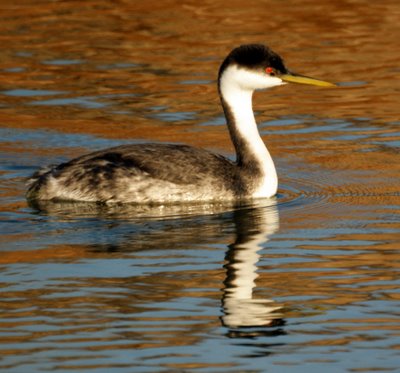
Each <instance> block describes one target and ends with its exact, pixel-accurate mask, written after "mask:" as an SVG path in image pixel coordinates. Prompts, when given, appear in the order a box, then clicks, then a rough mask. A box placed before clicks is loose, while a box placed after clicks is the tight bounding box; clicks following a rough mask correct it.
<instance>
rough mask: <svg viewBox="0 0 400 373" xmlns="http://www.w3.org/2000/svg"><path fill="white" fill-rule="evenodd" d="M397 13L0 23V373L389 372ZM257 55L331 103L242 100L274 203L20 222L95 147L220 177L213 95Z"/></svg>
mask: <svg viewBox="0 0 400 373" xmlns="http://www.w3.org/2000/svg"><path fill="white" fill-rule="evenodd" d="M399 13H400V7H399V5H398V4H397V2H395V1H385V2H380V3H370V2H366V1H361V0H359V1H352V2H334V3H329V4H328V3H327V4H322V3H320V2H316V1H311V2H308V3H307V4H304V3H302V4H301V5H300V3H298V2H290V1H289V2H285V3H284V4H283V3H282V2H274V1H265V2H264V1H250V3H246V6H243V4H242V2H230V5H229V7H226V4H225V3H222V2H221V3H218V2H215V1H205V2H203V3H202V5H196V4H194V3H193V4H189V3H187V4H186V3H185V4H183V5H182V3H181V2H173V1H170V2H165V3H163V2H161V3H160V2H159V3H157V4H149V3H148V4H146V3H140V2H129V1H121V2H118V3H113V4H111V3H109V2H106V1H101V0H93V1H87V2H85V3H84V4H83V5H82V4H81V5H80V6H79V7H76V4H75V3H74V2H47V1H43V2H41V4H40V7H38V6H37V3H34V2H31V1H26V2H24V4H23V5H22V4H8V5H2V11H1V13H0V17H1V21H2V22H1V23H0V25H1V26H0V32H1V36H2V50H1V52H0V56H1V59H0V71H1V75H2V85H1V87H0V122H1V129H0V152H1V163H0V193H1V202H0V219H1V228H0V229H1V232H2V236H1V257H0V268H1V271H0V288H1V298H0V315H1V318H0V356H1V358H0V370H1V371H9V372H18V373H19V372H46V371H50V370H51V371H55V372H71V371H85V372H96V373H97V372H110V371H112V372H133V371H135V372H136V371H137V372H321V371H322V370H323V371H327V372H343V371H348V372H360V371H362V372H377V371H390V372H396V371H400V369H399V368H398V366H399V357H398V355H399V354H398V351H399V346H400V340H399V326H398V325H399V322H398V320H399V312H398V309H399V299H400V296H399V285H398V281H399V237H400V235H399V231H400V219H399V211H400V191H399V180H400V166H399V164H400V163H399V162H398V155H399V146H400V145H399V144H400V142H399V141H400V130H399V128H400V127H399V123H400V122H399V116H398V99H397V97H398V91H399V85H398V81H397V80H396V77H397V74H398V71H399V67H398V61H399V57H400V56H398V55H397V54H398V40H399V36H400V30H399V27H398V19H399V15H400V14H399ZM271 15H274V16H273V17H272V16H271ZM259 41H262V42H267V43H268V44H270V45H271V47H273V48H274V49H276V50H277V51H278V52H279V53H281V54H282V55H283V56H284V57H285V60H286V62H287V64H288V65H289V67H291V68H293V70H295V71H298V72H300V73H304V74H307V75H311V76H316V77H319V78H321V79H326V80H332V81H336V82H340V88H338V89H321V88H317V87H306V86H293V85H291V86H286V87H281V88H277V89H275V90H271V91H269V92H263V93H258V94H257V95H256V96H255V103H254V106H255V110H256V111H257V117H258V121H259V123H260V131H261V133H262V136H263V138H264V139H265V141H266V143H267V144H268V146H269V148H270V150H271V153H272V155H273V157H274V159H275V161H276V165H277V168H278V174H279V177H280V189H279V194H278V195H277V197H276V198H275V199H273V200H270V201H262V202H260V203H258V204H253V205H245V206H241V207H240V208H235V209H234V208H232V207H230V206H223V205H193V206H170V207H163V208H149V207H141V208H138V207H136V208H133V207H128V206H126V207H118V208H112V207H111V208H105V207H99V206H92V205H89V206H88V205H85V204H55V203H46V204H41V205H40V206H29V205H28V204H27V203H26V201H25V198H24V192H25V179H26V177H28V176H29V175H30V174H31V173H32V172H34V171H35V170H36V169H37V168H38V167H40V166H43V165H46V164H51V163H59V162H62V161H65V160H67V159H70V158H71V157H74V156H76V155H78V154H83V153H85V152H88V151H92V150H96V149H101V148H104V147H109V146H114V145H118V144H125V143H130V142H142V141H148V140H151V141H160V142H163V141H169V142H185V143H189V144H192V145H195V146H201V147H207V148H210V149H213V150H214V151H219V152H221V153H223V154H225V155H227V156H232V155H233V154H232V146H231V145H230V142H229V138H228V136H227V132H226V129H225V127H224V120H223V117H222V115H221V109H220V107H219V103H218V99H217V95H216V90H215V74H216V71H217V68H218V65H219V63H220V60H221V59H222V58H223V57H224V56H225V54H226V53H227V52H228V51H229V50H230V49H231V47H232V46H234V45H238V44H240V43H247V42H259Z"/></svg>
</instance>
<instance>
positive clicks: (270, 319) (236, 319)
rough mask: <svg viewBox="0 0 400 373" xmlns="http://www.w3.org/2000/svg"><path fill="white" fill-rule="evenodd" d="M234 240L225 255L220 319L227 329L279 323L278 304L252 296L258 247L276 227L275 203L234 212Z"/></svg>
mask: <svg viewBox="0 0 400 373" xmlns="http://www.w3.org/2000/svg"><path fill="white" fill-rule="evenodd" d="M234 223H235V228H236V240H235V242H234V243H233V244H231V245H229V249H228V252H227V255H226V264H225V268H226V279H225V281H224V285H225V288H224V293H223V298H222V308H223V312H224V316H223V317H222V322H223V324H224V325H225V326H227V327H229V328H238V327H261V326H263V327H265V326H275V325H280V324H282V323H283V321H282V314H281V313H280V310H281V308H282V307H281V306H278V305H276V304H275V302H274V301H272V300H270V299H256V298H255V297H254V295H253V292H254V289H255V287H256V279H257V277H258V274H257V263H258V261H259V259H260V250H261V249H262V248H263V247H265V246H266V243H267V242H268V240H269V239H270V237H271V235H272V234H273V233H275V232H277V230H278V228H279V215H278V210H277V207H276V205H274V204H273V205H270V206H267V207H261V208H250V209H245V210H237V211H235V212H234Z"/></svg>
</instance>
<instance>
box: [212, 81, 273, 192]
mask: <svg viewBox="0 0 400 373" xmlns="http://www.w3.org/2000/svg"><path fill="white" fill-rule="evenodd" d="M219 92H220V96H221V102H222V107H223V109H224V112H225V117H226V121H227V125H228V128H229V133H230V136H231V139H232V142H233V145H234V147H235V150H236V156H237V164H238V166H239V167H240V169H241V170H242V171H243V172H244V173H245V174H249V175H250V174H251V178H252V179H253V180H254V179H257V182H256V184H258V185H255V189H256V190H254V191H253V193H254V196H255V197H271V196H273V195H274V194H275V193H276V190H277V184H278V177H277V174H276V170H275V166H274V162H273V160H272V158H271V155H270V153H269V151H268V149H267V147H266V146H265V144H264V142H263V140H262V139H261V136H260V133H259V132H258V128H257V123H256V120H255V118H254V113H253V108H252V96H253V91H252V90H247V89H242V88H240V87H239V86H238V85H236V84H233V83H230V80H229V79H224V76H223V77H222V78H221V79H220V82H219Z"/></svg>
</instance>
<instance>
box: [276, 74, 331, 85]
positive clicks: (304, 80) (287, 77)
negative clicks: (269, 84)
mask: <svg viewBox="0 0 400 373" xmlns="http://www.w3.org/2000/svg"><path fill="white" fill-rule="evenodd" d="M279 78H280V79H282V80H283V81H284V82H289V83H298V84H309V85H317V86H320V87H336V84H334V83H330V82H326V81H325V80H320V79H315V78H309V77H308V76H303V75H296V74H282V75H279Z"/></svg>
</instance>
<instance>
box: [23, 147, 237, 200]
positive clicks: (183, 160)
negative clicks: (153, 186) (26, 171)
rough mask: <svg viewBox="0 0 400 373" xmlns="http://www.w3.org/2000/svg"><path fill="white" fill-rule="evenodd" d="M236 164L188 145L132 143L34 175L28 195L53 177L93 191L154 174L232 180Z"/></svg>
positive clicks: (176, 179)
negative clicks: (121, 181) (120, 181)
mask: <svg viewBox="0 0 400 373" xmlns="http://www.w3.org/2000/svg"><path fill="white" fill-rule="evenodd" d="M234 175H235V164H234V163H233V162H232V161H230V160H228V159H227V158H225V157H223V156H221V155H218V154H214V153H211V152H208V151H206V150H203V149H197V148H193V147H190V146H186V145H170V144H133V145H122V146H118V147H114V148H109V149H105V150H101V151H98V152H94V153H90V154H87V155H84V156H82V157H79V158H76V159H73V160H71V161H69V162H66V163H63V164H60V165H58V166H56V167H53V168H51V169H47V170H45V171H39V172H38V173H36V174H35V175H33V177H32V179H31V185H30V188H29V190H28V198H29V197H31V198H35V195H38V194H40V193H38V192H39V191H40V189H41V188H42V189H44V188H45V186H46V183H48V181H49V179H50V178H54V179H56V180H57V181H58V182H59V183H61V184H62V185H63V187H64V188H74V189H75V190H77V189H81V190H82V191H84V190H85V191H89V190H90V191H91V192H93V191H94V190H95V189H97V190H100V189H102V188H103V189H108V190H111V189H112V188H118V184H119V180H127V179H132V180H133V179H137V177H140V176H143V178H151V179H153V180H154V179H155V180H161V181H167V182H171V183H174V184H178V185H194V186H196V185H200V184H202V183H204V181H207V180H208V182H210V181H211V182H212V180H213V179H214V180H215V181H218V182H219V183H221V182H222V183H223V182H226V183H227V184H226V186H227V187H228V185H231V184H232V180H233V179H234ZM228 189H229V187H228Z"/></svg>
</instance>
